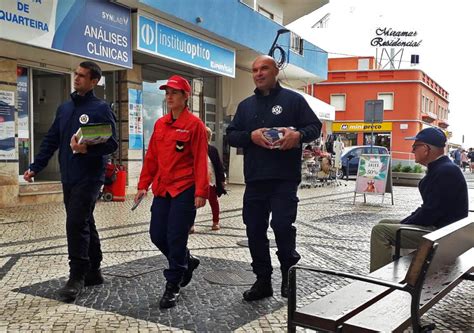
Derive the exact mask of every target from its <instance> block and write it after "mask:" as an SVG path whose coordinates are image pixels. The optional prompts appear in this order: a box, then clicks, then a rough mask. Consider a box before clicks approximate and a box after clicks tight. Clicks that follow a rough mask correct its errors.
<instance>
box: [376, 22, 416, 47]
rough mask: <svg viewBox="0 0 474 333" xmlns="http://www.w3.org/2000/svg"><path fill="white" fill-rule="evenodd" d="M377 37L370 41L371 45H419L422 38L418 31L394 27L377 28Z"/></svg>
mask: <svg viewBox="0 0 474 333" xmlns="http://www.w3.org/2000/svg"><path fill="white" fill-rule="evenodd" d="M375 35H376V37H374V38H372V40H371V41H370V45H371V46H375V47H418V46H420V45H421V42H422V41H423V40H422V39H418V32H417V31H416V30H414V31H404V30H394V29H392V28H387V27H384V28H377V29H376V30H375Z"/></svg>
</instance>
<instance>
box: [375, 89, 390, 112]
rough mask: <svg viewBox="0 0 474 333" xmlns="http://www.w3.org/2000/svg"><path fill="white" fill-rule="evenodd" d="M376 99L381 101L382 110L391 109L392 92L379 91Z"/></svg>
mask: <svg viewBox="0 0 474 333" xmlns="http://www.w3.org/2000/svg"><path fill="white" fill-rule="evenodd" d="M377 99H379V100H382V101H383V109H384V111H389V110H393V93H379V94H378V95H377Z"/></svg>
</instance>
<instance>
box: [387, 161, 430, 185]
mask: <svg viewBox="0 0 474 333" xmlns="http://www.w3.org/2000/svg"><path fill="white" fill-rule="evenodd" d="M424 176H425V172H424V170H423V167H422V166H421V165H419V164H415V165H414V166H410V165H405V166H402V164H401V163H398V164H397V165H395V166H394V167H393V168H392V181H393V185H402V186H418V183H419V182H420V180H421V179H422V178H423V177H424Z"/></svg>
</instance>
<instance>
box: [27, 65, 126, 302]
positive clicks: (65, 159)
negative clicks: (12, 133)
mask: <svg viewBox="0 0 474 333" xmlns="http://www.w3.org/2000/svg"><path fill="white" fill-rule="evenodd" d="M101 76H102V71H101V69H100V67H99V66H98V65H97V64H96V63H94V62H92V61H85V62H82V63H80V64H79V66H78V67H77V68H76V70H75V72H74V90H75V91H74V92H73V93H72V94H71V101H69V102H66V103H64V104H62V105H61V106H59V108H58V110H57V112H56V117H55V118H54V122H53V124H52V125H51V127H50V129H49V130H48V133H47V134H46V136H45V138H44V139H43V142H42V143H41V146H40V149H39V153H38V154H37V155H36V156H35V159H34V162H33V163H32V164H31V165H30V167H29V169H28V170H26V171H25V173H24V175H23V178H24V179H25V180H26V181H28V182H31V181H32V178H33V177H34V176H36V175H37V174H38V173H39V172H41V170H43V169H44V168H45V167H46V166H47V165H48V162H49V160H50V158H51V157H52V156H53V154H54V152H55V151H56V150H59V154H58V159H59V165H60V172H61V182H62V184H63V197H64V205H65V208H66V234H67V249H68V255H69V279H68V280H67V282H66V284H65V285H64V286H63V287H62V288H61V289H60V290H59V295H60V296H61V297H63V298H64V299H66V300H74V299H75V298H76V297H77V296H78V295H79V293H80V292H81V290H82V288H83V287H84V285H86V286H90V285H96V284H101V283H103V282H104V278H103V277H102V274H101V271H100V264H101V262H102V251H101V249H100V239H99V234H98V232H97V228H96V225H95V220H94V215H93V213H94V208H95V202H96V200H97V197H98V196H99V191H100V188H101V187H102V185H103V183H104V174H105V164H106V161H107V155H109V154H111V153H113V152H114V151H115V150H116V149H117V147H118V144H117V139H116V134H115V116H114V114H113V113H112V110H111V109H110V107H109V105H108V103H106V102H105V101H102V100H100V99H98V98H97V97H95V95H94V91H93V90H94V87H95V86H96V85H97V83H98V82H99V80H100V78H101ZM92 123H107V124H110V126H111V127H112V136H111V137H110V138H109V139H108V140H107V142H105V143H101V144H96V145H86V144H79V143H78V139H77V138H76V136H75V133H76V132H77V130H78V129H79V127H80V126H81V125H85V124H92Z"/></svg>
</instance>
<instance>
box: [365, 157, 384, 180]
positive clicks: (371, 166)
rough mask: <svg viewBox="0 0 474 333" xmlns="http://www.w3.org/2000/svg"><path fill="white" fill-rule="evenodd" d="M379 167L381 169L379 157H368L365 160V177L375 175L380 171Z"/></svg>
mask: <svg viewBox="0 0 474 333" xmlns="http://www.w3.org/2000/svg"><path fill="white" fill-rule="evenodd" d="M381 169H382V161H380V160H379V159H370V160H369V161H368V162H367V165H366V168H365V173H366V175H367V177H375V176H377V175H378V174H379V173H380V170H381Z"/></svg>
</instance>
